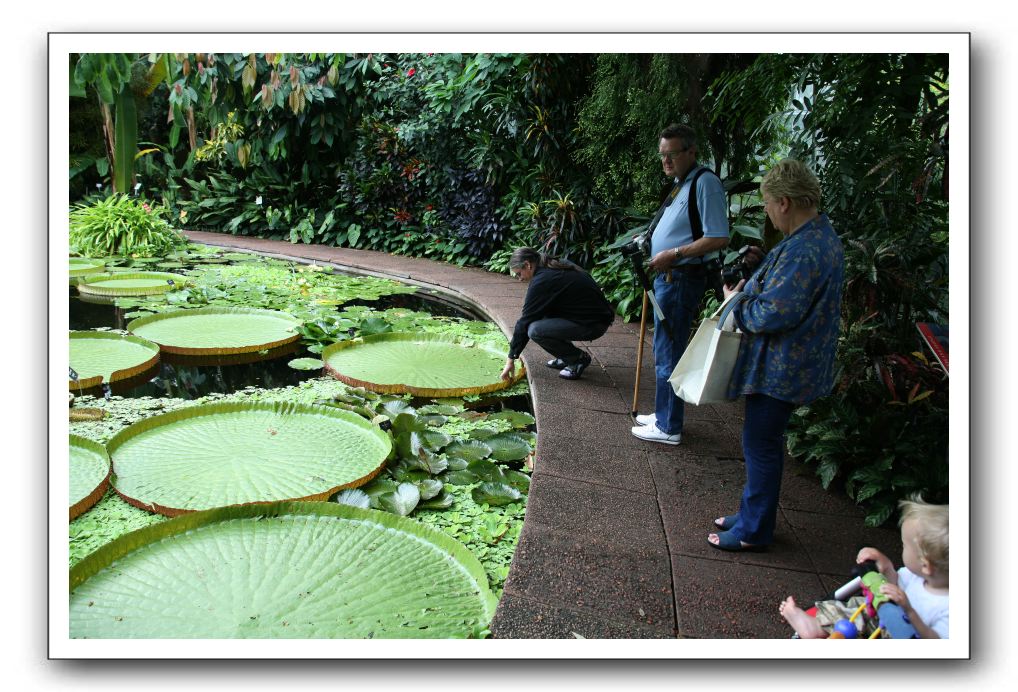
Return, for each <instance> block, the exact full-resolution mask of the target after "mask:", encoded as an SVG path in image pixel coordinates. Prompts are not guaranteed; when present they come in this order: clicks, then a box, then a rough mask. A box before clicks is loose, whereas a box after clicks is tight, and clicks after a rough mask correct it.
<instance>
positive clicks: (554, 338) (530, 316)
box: [502, 247, 615, 380]
mask: <svg viewBox="0 0 1018 692" xmlns="http://www.w3.org/2000/svg"><path fill="white" fill-rule="evenodd" d="M509 272H510V273H511V274H512V275H513V276H515V277H517V278H518V279H519V280H520V281H529V282H530V286H528V287H527V297H526V299H525V300H524V302H523V313H522V314H521V315H520V319H519V320H518V321H517V322H516V328H515V329H514V330H513V338H512V342H511V343H510V344H509V357H508V358H507V359H506V362H505V369H504V370H502V379H504V380H508V379H511V378H512V376H513V374H514V373H515V371H516V359H517V358H519V357H520V353H521V352H522V351H523V349H524V347H525V346H526V345H527V342H528V341H529V340H531V339H533V340H534V341H535V342H536V343H537V345H538V346H540V347H541V348H543V349H544V350H545V351H547V352H548V353H550V354H551V355H553V356H554V358H553V359H552V360H550V361H548V367H550V368H555V369H556V370H559V371H560V372H559V377H562V378H564V379H567V380H578V379H580V376H581V375H582V374H583V371H584V370H585V369H586V367H587V366H588V365H590V355H589V354H587V353H584V352H583V351H581V350H580V349H578V348H577V347H576V346H574V345H573V343H572V342H573V341H593V340H594V339H597V338H598V337H600V336H602V335H603V334H604V333H605V332H606V331H608V327H609V326H610V325H611V323H612V320H614V319H615V312H614V310H612V307H611V305H610V304H609V303H608V301H607V300H606V299H605V297H604V294H603V293H601V289H600V288H599V287H598V285H597V283H595V281H594V279H592V278H591V277H590V274H588V273H587V272H585V271H583V270H582V269H581V268H580V267H579V266H577V265H575V264H573V263H572V262H569V261H565V260H557V259H551V258H548V257H545V256H544V255H543V254H541V253H539V252H537V251H536V250H533V249H531V248H529V247H521V248H517V249H516V250H515V251H514V252H513V254H512V257H511V258H510V259H509Z"/></svg>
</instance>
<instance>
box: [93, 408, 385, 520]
mask: <svg viewBox="0 0 1018 692" xmlns="http://www.w3.org/2000/svg"><path fill="white" fill-rule="evenodd" d="M106 448H107V450H108V451H109V454H110V457H112V459H113V470H114V472H115V474H116V479H115V481H114V488H115V489H116V491H117V492H118V493H119V494H120V495H121V496H122V497H123V498H124V499H125V500H127V502H129V503H131V504H132V505H135V506H136V507H141V508H142V509H148V510H151V511H156V512H159V513H161V514H165V515H167V516H174V515H177V514H180V513H183V512H190V511H196V510H203V509H209V508H212V507H222V506H226V505H234V504H245V503H251V502H275V501H280V500H324V499H327V498H328V497H329V495H332V494H333V493H335V492H336V491H338V490H340V489H343V488H355V487H357V486H360V485H363V484H364V483H367V482H368V481H369V480H371V479H372V478H374V477H375V476H376V475H377V474H378V473H379V472H380V471H381V470H382V465H383V464H384V463H385V459H386V457H387V456H388V455H389V452H390V450H391V449H392V443H391V441H390V439H389V436H388V435H386V434H385V433H383V432H382V431H381V430H379V429H378V428H377V427H375V426H373V425H371V424H370V423H369V422H368V421H366V420H365V419H364V418H362V417H360V416H358V415H356V414H354V413H350V412H348V411H344V410H341V409H336V408H332V407H327V406H312V405H307V404H283V403H267V402H256V403H251V402H234V403H216V404H206V405H201V406H191V407H188V408H183V409H178V410H176V411H173V412H170V413H165V414H162V415H158V416H153V417H151V418H147V419H145V420H143V421H140V422H138V423H135V424H134V425H131V426H128V427H127V428H125V429H124V430H122V431H121V432H120V433H118V434H117V435H116V436H114V437H113V439H111V440H110V441H109V442H108V443H107V445H106Z"/></svg>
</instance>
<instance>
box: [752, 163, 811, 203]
mask: <svg viewBox="0 0 1018 692" xmlns="http://www.w3.org/2000/svg"><path fill="white" fill-rule="evenodd" d="M760 194H761V195H766V196H768V197H772V198H774V199H781V198H782V197H787V198H789V199H790V200H792V204H793V205H794V206H796V207H800V208H805V209H809V208H811V207H816V206H819V204H820V181H818V180H817V177H816V176H815V175H813V171H811V170H810V169H809V168H807V167H806V164H804V163H803V162H802V161H796V160H795V159H785V160H784V161H780V162H778V164H777V165H776V166H774V168H772V169H770V170H769V171H767V175H765V176H764V177H763V182H761V183H760Z"/></svg>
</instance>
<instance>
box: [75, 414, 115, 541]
mask: <svg viewBox="0 0 1018 692" xmlns="http://www.w3.org/2000/svg"><path fill="white" fill-rule="evenodd" d="M68 438H69V439H68V445H69V446H71V447H80V448H82V449H85V450H87V451H89V452H95V453H96V454H99V455H100V456H102V458H104V459H105V460H106V477H105V478H103V479H102V481H101V482H100V483H99V485H97V486H96V487H95V489H94V490H92V492H90V493H89V494H88V495H86V496H85V497H83V498H81V499H80V500H78V501H77V502H75V503H74V504H73V505H71V506H70V519H69V520H68V521H74V519H75V518H77V517H79V516H81V515H82V514H84V513H85V512H86V511H87V510H89V509H91V508H92V505H94V504H95V503H96V502H98V501H99V500H101V499H102V498H103V495H105V494H106V491H107V490H108V489H109V487H110V476H111V475H112V474H113V465H112V464H111V463H110V455H109V453H108V452H107V451H106V447H104V446H103V445H101V444H99V443H98V442H95V441H93V440H89V439H88V438H86V437H81V436H80V435H75V434H73V433H69V434H68Z"/></svg>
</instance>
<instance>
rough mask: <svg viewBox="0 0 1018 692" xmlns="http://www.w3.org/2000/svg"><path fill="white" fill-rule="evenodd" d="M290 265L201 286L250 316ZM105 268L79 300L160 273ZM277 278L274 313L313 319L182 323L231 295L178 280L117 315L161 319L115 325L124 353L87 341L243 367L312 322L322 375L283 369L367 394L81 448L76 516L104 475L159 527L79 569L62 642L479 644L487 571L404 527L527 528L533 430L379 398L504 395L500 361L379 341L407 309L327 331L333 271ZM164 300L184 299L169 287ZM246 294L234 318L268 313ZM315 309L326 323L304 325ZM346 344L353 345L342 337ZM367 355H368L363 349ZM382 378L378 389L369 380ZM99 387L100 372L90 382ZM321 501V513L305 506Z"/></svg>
mask: <svg viewBox="0 0 1018 692" xmlns="http://www.w3.org/2000/svg"><path fill="white" fill-rule="evenodd" d="M178 259H183V258H178ZM206 259H207V262H208V263H209V264H213V265H218V263H219V262H221V261H226V259H225V258H223V256H222V255H219V254H215V255H209V256H208V257H207V258H206ZM230 259H234V258H230ZM237 259H240V258H237ZM158 260H159V258H151V261H148V263H149V264H151V263H155V264H156V266H160V265H171V266H166V267H165V268H173V267H172V265H173V264H174V263H175V261H176V260H175V259H174V258H171V259H169V260H168V261H166V258H164V261H162V262H159V261H158ZM188 261H190V262H192V263H193V262H195V258H194V257H190V258H188ZM139 262H140V260H139ZM127 264H135V262H128V263H127ZM238 266H239V267H240V268H239V269H237V268H236V267H238ZM285 266H286V263H280V262H275V261H271V260H269V261H264V260H263V261H261V262H260V263H259V264H257V265H256V264H249V265H234V266H230V267H227V266H213V267H212V268H210V269H208V270H207V271H206V272H205V275H206V276H209V275H211V274H213V273H215V274H217V275H218V277H219V279H218V280H219V281H223V282H226V283H227V284H228V282H229V279H226V278H225V277H231V276H232V277H233V278H234V279H236V280H237V281H238V282H239V283H242V284H245V285H246V288H245V289H244V291H242V293H246V294H247V295H246V296H245V297H244V298H242V299H243V300H247V298H249V297H251V296H255V295H257V294H258V292H259V285H258V280H257V279H253V278H252V277H259V276H262V272H264V271H265V268H266V267H268V268H271V269H272V270H273V271H274V270H276V269H279V268H281V267H285ZM102 268H103V267H99V269H102ZM84 269H85V268H84V267H81V270H82V271H84ZM105 269H106V270H107V271H106V273H103V274H98V275H97V276H95V277H92V276H90V275H87V274H86V275H85V276H86V277H88V278H89V283H88V284H85V285H91V286H96V285H100V286H101V285H102V284H104V283H105V284H107V285H106V286H105V288H101V289H100V290H106V291H109V290H110V289H114V288H117V287H122V288H124V289H127V290H137V289H141V288H143V287H141V286H129V285H128V284H130V283H131V282H139V281H142V280H144V278H145V277H144V276H143V275H144V274H150V275H151V274H156V273H155V272H139V271H138V270H137V269H136V268H135V267H130V266H127V267H116V266H113V267H105ZM117 269H121V270H123V271H117ZM111 270H112V271H111ZM291 274H292V281H291V283H290V284H289V285H288V286H286V287H285V289H281V290H283V291H289V296H288V298H287V299H288V300H289V301H290V302H288V303H287V305H292V304H294V303H293V301H294V300H295V299H296V300H298V301H300V300H303V301H304V302H305V303H313V304H314V307H313V308H311V309H310V310H308V309H306V308H305V307H300V308H298V309H299V311H300V314H299V315H291V314H287V313H285V312H280V311H277V310H269V309H257V308H240V307H229V306H226V305H223V306H220V307H195V306H196V305H202V304H204V305H209V304H214V303H215V302H216V301H218V300H220V298H218V297H217V293H216V291H220V290H222V292H223V293H222V295H226V294H227V293H228V291H227V288H229V286H226V287H224V288H222V289H220V288H216V287H214V286H213V285H212V284H211V283H206V284H204V285H201V282H200V281H198V282H195V281H193V274H191V273H189V281H188V285H187V286H185V287H183V288H182V289H181V290H177V291H173V292H167V293H165V294H164V295H153V296H148V297H145V296H140V297H132V298H129V299H128V300H135V301H141V302H140V303H139V305H144V306H145V307H146V309H147V308H150V307H151V306H153V305H156V304H157V302H158V301H164V302H163V303H162V305H161V307H159V308H157V309H156V310H155V311H154V312H155V313H156V314H147V315H142V316H140V317H138V318H137V319H134V320H132V321H131V322H130V323H129V324H128V329H129V330H130V332H131V335H130V336H120V335H113V334H107V333H104V336H103V337H100V338H101V339H105V340H109V341H111V342H112V341H113V340H114V338H115V339H117V340H119V341H124V342H127V343H132V344H134V343H136V342H137V343H139V344H140V343H145V344H148V348H149V350H150V352H154V354H155V356H156V358H158V353H159V351H160V350H162V351H165V352H169V353H174V354H178V355H184V356H188V355H198V356H203V355H223V354H251V353H255V352H261V351H264V350H265V349H272V348H278V347H282V346H285V345H287V344H294V342H295V341H296V340H298V339H300V338H301V336H302V335H304V336H305V338H308V335H309V333H310V332H309V328H310V327H309V325H313V326H314V327H317V328H319V329H320V330H321V334H320V336H319V337H318V338H319V339H320V342H319V343H321V342H324V341H325V340H328V341H329V342H330V343H331V341H333V340H335V339H333V338H330V337H332V336H333V335H335V336H336V337H338V339H340V343H337V344H335V346H334V347H333V346H330V347H329V348H328V349H326V350H325V351H324V352H323V353H322V360H317V359H311V358H301V359H296V360H293V361H291V366H292V367H295V368H306V369H316V368H320V367H325V368H326V369H327V370H329V372H331V373H332V374H333V375H334V376H336V377H337V378H338V379H341V380H343V382H345V383H348V384H351V385H356V386H364V387H366V388H365V389H350V388H345V389H344V393H343V394H342V395H337V396H336V397H335V398H332V399H329V400H326V401H321V400H320V401H318V402H316V403H315V404H295V403H292V402H287V403H267V402H265V403H258V402H239V401H236V402H230V403H225V402H224V403H214V404H203V405H197V406H189V407H185V408H180V409H177V410H174V411H171V412H168V413H163V414H160V415H155V416H151V417H148V418H145V419H142V420H140V421H139V422H137V423H134V424H132V425H129V426H128V427H126V428H124V429H123V430H121V431H120V432H119V433H117V434H116V435H115V436H114V437H113V438H112V439H109V440H108V442H107V444H106V445H105V446H103V445H97V444H96V443H88V444H80V443H79V444H78V445H77V447H78V451H76V452H74V453H73V455H76V457H78V459H79V461H78V462H72V464H74V463H77V466H78V467H80V468H81V469H84V468H86V467H87V468H89V470H90V473H91V475H89V476H87V478H88V479H89V480H87V481H75V482H73V483H72V486H73V488H74V489H73V490H72V497H71V512H72V517H73V515H74V512H75V509H76V507H77V508H79V509H78V511H84V509H87V506H90V505H91V504H92V503H94V502H95V501H96V500H98V499H99V498H101V497H102V495H103V492H104V491H105V487H103V485H102V482H106V483H109V482H110V479H111V478H112V486H111V487H112V488H113V490H114V491H115V493H116V495H114V494H113V493H111V497H120V498H123V500H125V501H126V502H128V503H129V504H130V505H132V506H134V507H137V508H142V509H145V510H148V511H151V512H159V513H161V514H164V515H166V516H169V517H173V518H171V519H169V520H165V521H162V522H161V523H159V524H157V525H153V526H150V527H147V528H144V529H140V530H138V531H135V532H133V533H130V534H126V535H124V536H123V537H121V538H119V539H117V540H115V541H114V542H112V543H109V544H107V545H106V546H104V547H103V548H100V549H99V550H98V551H96V552H94V553H92V554H90V555H89V556H88V557H86V558H84V559H83V560H81V561H80V562H79V563H78V564H77V565H75V567H74V568H73V570H72V574H71V635H72V636H73V637H109V638H122V637H123V638H130V637H153V638H170V637H200V638H211V637H390V638H392V637H463V636H472V635H476V634H479V633H481V632H482V631H483V629H484V627H485V626H486V624H487V623H488V621H489V620H490V618H491V617H492V615H493V612H494V603H495V599H494V596H493V595H492V593H491V591H490V589H489V587H488V583H487V577H486V576H485V569H486V567H482V566H481V564H480V563H479V562H478V560H477V558H476V557H475V556H474V555H472V554H471V553H470V552H469V551H467V550H466V549H465V548H464V547H463V546H462V545H461V544H460V543H458V542H457V541H455V540H453V539H450V538H449V537H448V536H447V535H445V534H443V533H440V532H436V531H434V530H432V529H429V528H427V527H424V526H423V525H421V524H419V523H417V522H414V521H412V520H410V519H407V518H404V517H406V516H407V515H409V514H411V513H413V512H427V511H428V510H441V509H448V508H450V507H451V506H452V504H453V498H454V496H457V497H464V493H468V494H469V497H470V499H472V500H473V502H474V503H476V505H470V506H472V507H475V508H476V507H479V506H483V507H492V508H502V509H504V510H506V511H510V510H511V511H512V512H514V513H516V512H518V513H519V516H522V511H523V509H522V508H523V504H524V500H525V497H524V496H525V494H526V492H527V491H528V489H529V482H530V479H529V476H528V474H527V473H526V472H525V466H524V463H525V461H526V460H527V459H528V457H529V456H530V455H531V454H532V451H533V444H534V437H533V434H532V433H530V432H527V430H526V429H527V428H529V427H530V426H531V425H532V424H533V422H534V421H533V418H532V417H531V416H528V415H527V414H519V413H516V412H510V411H506V412H503V413H498V414H486V413H478V412H473V411H466V410H464V408H463V407H462V405H449V404H445V403H436V404H432V405H430V406H420V407H417V408H415V407H413V406H411V405H410V403H409V402H408V401H405V400H396V399H393V398H392V396H391V394H392V393H407V394H415V395H418V396H429V397H433V398H434V397H454V396H464V395H467V394H477V393H486V392H492V391H496V390H502V389H504V388H506V387H507V386H509V385H511V384H513V383H512V382H509V383H507V382H503V381H501V379H500V378H499V373H500V372H501V368H502V364H503V362H504V352H505V350H504V345H501V344H500V345H497V346H493V345H492V340H491V339H485V338H477V339H473V338H471V337H470V335H469V334H466V333H463V334H460V335H457V336H455V337H450V336H448V335H433V334H426V333H422V331H417V332H415V333H402V334H401V333H393V330H394V328H395V327H396V325H397V324H400V322H401V321H402V322H407V324H409V325H411V328H415V326H416V323H417V321H418V318H417V317H415V316H414V315H415V313H413V312H412V311H406V310H403V311H396V310H394V311H389V313H385V314H380V313H374V312H371V311H368V309H366V308H348V309H347V311H345V315H344V313H339V314H338V315H337V314H336V312H335V307H334V306H335V305H336V304H338V303H341V302H343V300H345V299H342V298H340V297H337V296H336V295H333V296H332V297H330V296H329V295H327V291H326V290H325V288H327V287H328V286H330V285H331V284H330V283H329V281H327V280H326V279H325V278H323V277H325V276H326V275H327V274H328V272H325V271H322V270H321V269H307V268H305V269H301V270H300V271H296V272H293V271H292V265H291ZM150 280H152V281H155V280H156V279H150ZM164 281H167V279H164ZM169 281H173V280H172V279H170V280H169ZM220 285H222V284H220ZM173 287H174V288H180V286H179V285H177V283H176V282H175V281H174V285H173ZM160 288H161V287H160ZM261 290H262V295H265V296H268V295H270V294H271V296H272V297H271V298H269V299H268V300H266V301H264V302H262V303H259V302H258V301H257V300H256V301H253V302H252V303H249V304H279V303H280V301H281V295H277V294H276V287H275V286H270V285H269V283H267V282H265V281H262V282H261ZM97 294H98V293H97ZM105 295H111V296H116V295H118V294H116V293H106V294H105ZM123 295H127V294H123ZM192 298H197V300H195V301H194V302H192ZM229 299H230V300H236V299H237V297H236V296H235V295H233V296H230V298H229ZM120 300H121V299H120V298H118V304H119V301H120ZM153 301H155V302H153ZM226 302H227V303H229V301H226ZM174 304H177V305H182V306H186V309H173V308H174ZM328 310H332V311H333V315H332V316H331V317H329V318H328V319H322V318H318V317H315V318H314V320H312V321H311V322H309V321H308V320H309V316H314V315H319V314H322V315H324V314H326V312H325V311H328ZM359 311H363V312H359ZM390 313H391V314H390ZM408 320H409V321H408ZM358 332H359V333H360V334H361V336H363V337H364V338H358V339H356V341H353V340H350V337H352V336H355V335H356V334H357V333H358ZM89 334H93V333H89ZM477 336H478V337H483V336H490V334H487V333H486V334H481V333H478V334H477ZM498 336H500V337H501V334H498ZM502 338H503V339H504V337H502ZM80 340H81V341H83V342H84V341H85V340H86V338H85V337H82V338H81V339H80ZM313 340H314V338H312V341H313ZM295 345H296V344H294V346H295ZM365 346H377V347H378V348H377V349H375V350H373V352H369V351H370V349H364V347H365ZM358 349H361V350H359V351H358ZM312 350H313V349H312ZM387 351H389V352H388V353H387ZM350 354H354V357H353V358H348V356H350ZM379 354H381V355H379ZM365 356H367V357H365ZM386 361H388V365H386V364H385V362H386ZM378 363H382V366H381V372H382V373H383V375H382V376H378V375H377V374H376V373H377V372H378V371H377V370H375V371H371V368H377V366H378ZM365 364H366V365H365ZM358 368H360V369H358ZM365 368H366V369H365ZM387 368H388V369H387ZM82 370H83V372H85V373H86V374H87V373H88V372H89V371H88V369H87V368H85V367H84V366H83V367H82ZM385 373H389V374H385ZM113 374H114V373H113V372H112V371H111V372H108V373H107V372H102V373H100V374H99V375H98V377H99V378H100V380H99V381H102V378H104V377H105V378H106V379H107V380H108V379H110V378H111V377H112V376H113ZM522 374H523V373H522V372H521V373H519V375H518V376H517V380H518V379H519V377H521V376H522ZM390 375H391V377H390ZM379 383H380V384H379ZM337 386H338V385H337ZM371 389H374V390H376V391H370V390H371ZM381 393H386V394H389V395H390V396H382V395H381ZM479 420H490V421H491V427H487V426H485V425H480V426H478V425H476V423H477V422H478V421H479ZM456 421H460V422H461V423H463V422H466V421H471V422H472V423H474V425H472V426H471V431H470V434H469V435H467V436H465V435H462V434H459V435H456V434H455V433H453V434H450V433H449V432H445V431H443V428H446V429H450V430H451V429H454V428H455V427H456V426H455V422H456ZM379 424H381V425H382V426H383V427H384V428H385V429H387V430H389V432H388V433H386V432H383V430H382V429H381V428H380V427H379ZM507 428H509V429H507ZM454 435H455V436H454ZM85 442H87V441H85ZM74 445H75V443H74V441H73V440H72V448H73V447H74ZM104 455H105V458H106V459H107V467H106V475H105V476H104V478H103V479H102V480H100V481H99V482H98V483H96V484H94V485H93V484H92V480H94V479H96V477H97V476H98V474H99V473H100V471H101V467H99V465H98V464H97V463H96V461H97V459H102V458H104ZM513 465H515V466H516V468H512V466H513ZM93 467H96V468H93ZM111 470H112V473H111ZM72 473H78V475H80V476H83V477H84V476H85V474H84V473H83V472H76V471H74V470H73V468H72ZM86 486H89V488H86ZM85 490H88V492H87V493H85V492H84V491H85ZM75 495H82V497H81V498H80V499H78V500H75ZM327 498H332V499H333V500H335V502H331V503H322V502H320V501H321V500H325V499H327ZM293 500H302V502H293ZM86 502H87V503H88V504H84V503H86ZM104 502H105V501H104ZM379 510H381V511H379ZM135 511H136V510H135ZM393 515H396V516H393ZM506 516H509V515H506ZM432 523H433V522H432ZM505 531H506V527H505V526H502V525H501V524H500V523H499V522H495V524H493V526H492V527H491V530H490V531H488V532H487V533H485V532H481V533H482V534H484V536H487V537H488V538H484V539H483V540H485V541H487V542H488V543H490V544H495V543H498V541H499V540H500V539H501V537H502V536H504V535H505ZM488 539H490V541H489V540H488ZM503 545H504V544H503ZM510 554H511V553H507V555H510ZM505 560H506V561H505V563H504V564H505V565H506V566H507V565H508V557H507V558H505ZM410 563H412V564H413V566H414V569H412V570H408V569H407V565H408V564H410ZM503 579H504V576H503ZM138 584H143V585H145V586H144V587H143V588H138V587H137V585H138ZM153 585H157V588H153ZM281 590H282V591H281ZM157 592H158V593H157ZM163 598H165V600H162V599H163Z"/></svg>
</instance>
